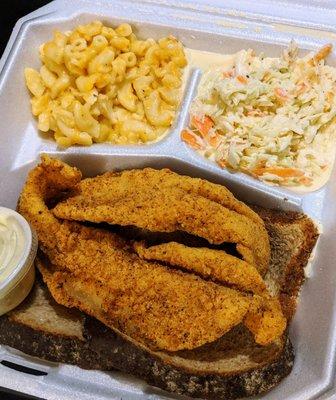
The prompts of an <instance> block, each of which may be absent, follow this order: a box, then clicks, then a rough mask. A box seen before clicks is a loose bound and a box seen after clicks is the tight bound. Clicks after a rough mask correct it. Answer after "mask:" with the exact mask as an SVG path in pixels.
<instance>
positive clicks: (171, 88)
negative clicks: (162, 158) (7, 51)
mask: <svg viewBox="0 0 336 400" xmlns="http://www.w3.org/2000/svg"><path fill="white" fill-rule="evenodd" d="M40 58H41V61H42V64H43V65H42V67H41V68H40V70H39V71H37V70H35V69H32V68H26V69H25V78H26V84H27V87H28V89H29V90H30V92H31V94H32V98H31V106H32V113H33V115H34V116H36V117H37V119H38V129H39V130H40V131H42V132H49V131H51V132H53V135H54V138H55V140H56V142H57V143H58V145H60V146H62V147H68V146H71V145H74V144H80V145H91V144H92V143H93V142H111V143H115V144H136V143H145V142H150V141H154V140H156V139H157V138H159V137H160V136H161V135H162V134H163V133H164V132H165V131H166V130H167V128H168V127H169V126H170V125H171V124H172V121H173V119H174V116H175V112H176V109H177V107H178V104H179V100H180V91H181V90H180V88H181V84H182V70H183V67H184V66H185V65H186V64H187V61H186V58H185V55H184V50H183V46H182V44H181V43H180V42H179V41H178V40H177V39H175V38H174V37H172V36H170V37H166V38H162V39H160V40H158V41H155V40H153V39H147V40H140V39H138V38H137V37H136V35H135V34H134V33H133V32H132V27H131V26H130V25H128V24H121V25H119V26H118V27H117V28H115V29H113V28H111V27H108V26H104V25H103V24H102V23H101V22H100V21H94V22H91V23H89V24H87V25H80V26H78V27H77V28H76V29H74V30H73V31H72V32H67V33H62V32H59V31H56V32H55V33H54V38H53V40H51V41H50V42H47V43H44V44H43V45H42V46H41V47H40Z"/></svg>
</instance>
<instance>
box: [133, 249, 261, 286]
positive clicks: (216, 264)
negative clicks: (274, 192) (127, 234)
mask: <svg viewBox="0 0 336 400" xmlns="http://www.w3.org/2000/svg"><path fill="white" fill-rule="evenodd" d="M134 249H135V251H136V252H137V253H138V255H139V256H140V257H141V258H143V259H145V260H152V261H163V262H166V263H169V264H170V265H173V266H177V267H181V268H182V269H185V270H187V271H192V272H196V273H197V274H199V275H201V276H202V277H204V278H210V279H213V280H214V281H217V282H222V283H224V284H229V285H233V286H234V287H237V288H238V289H241V290H242V291H251V292H253V293H259V294H262V293H264V292H265V291H266V285H265V282H264V281H263V279H262V277H261V276H260V274H259V272H258V271H257V269H256V268H255V267H254V266H253V265H251V264H248V263H247V262H246V261H244V260H239V259H238V258H237V257H234V256H232V255H230V254H227V253H225V252H224V251H222V250H213V249H208V248H207V247H205V248H194V247H188V246H185V245H183V244H180V243H175V242H169V243H162V244H159V245H156V246H149V247H146V245H145V242H144V241H142V242H135V243H134Z"/></svg>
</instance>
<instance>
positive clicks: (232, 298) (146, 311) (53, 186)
mask: <svg viewBox="0 0 336 400" xmlns="http://www.w3.org/2000/svg"><path fill="white" fill-rule="evenodd" d="M80 180H81V173H80V172H79V171H78V170H77V169H76V168H72V167H70V166H68V165H66V164H64V163H62V162H61V161H58V160H54V159H50V158H48V157H43V158H42V163H41V164H40V165H39V166H37V167H36V168H35V169H34V170H33V171H31V172H30V174H29V176H28V180H27V183H26V185H25V187H24V189H23V191H22V193H21V196H20V200H19V205H18V209H19V211H20V212H21V214H22V215H24V216H25V218H26V219H27V220H28V221H29V222H30V223H31V225H32V227H33V228H34V229H35V230H36V232H37V234H38V237H39V244H40V250H41V254H42V257H44V259H46V260H47V262H45V261H44V262H43V263H39V267H40V270H41V273H42V276H43V279H44V280H45V282H46V283H47V285H48V287H49V290H50V292H51V293H52V295H53V296H54V298H55V299H56V301H58V302H59V303H61V304H63V305H65V306H67V307H76V308H79V309H80V310H82V311H83V312H86V313H87V314H90V315H92V316H94V317H96V318H97V319H99V320H101V321H102V322H103V323H105V324H106V325H107V326H109V327H110V328H112V329H114V330H116V331H118V332H121V333H122V334H125V335H127V336H129V337H131V338H133V339H134V340H137V341H138V342H139V343H142V344H143V345H146V346H148V347H150V348H152V349H161V350H168V351H177V350H183V349H193V348H196V347H198V346H201V345H203V344H205V343H208V342H212V341H214V340H216V339H217V338H219V337H220V336H222V335H223V334H225V333H226V332H227V331H228V330H230V329H231V328H232V327H233V326H235V325H237V324H239V323H241V322H243V323H245V321H246V326H248V328H249V329H250V330H251V331H252V333H253V334H254V336H255V338H256V339H257V340H259V342H260V343H261V344H268V343H270V342H272V341H273V340H274V339H276V338H277V337H278V336H280V335H281V334H282V332H283V330H284V329H285V327H286V320H285V318H284V317H283V315H282V312H281V307H280V305H279V302H278V300H277V299H272V298H269V295H268V294H267V291H265V292H262V283H261V281H260V279H261V277H260V276H259V277H258V271H257V270H256V269H255V268H254V266H250V268H249V267H248V266H246V265H244V266H243V267H242V268H237V271H239V270H240V272H241V275H242V277H241V278H235V279H236V280H237V281H238V280H239V279H240V284H241V288H242V289H243V290H237V289H233V288H229V287H226V286H224V285H222V284H219V282H210V281H207V280H205V279H203V277H202V273H201V274H200V275H201V276H200V277H198V276H196V275H195V274H193V273H190V271H189V273H188V272H187V270H188V268H187V267H185V268H184V270H185V272H183V271H179V270H174V269H172V268H171V267H170V266H164V265H162V264H160V263H159V261H160V257H157V258H158V260H157V261H149V260H146V259H145V258H146V257H143V258H141V257H139V255H138V254H136V253H135V252H134V248H133V245H132V244H131V243H130V242H129V241H127V240H125V239H123V238H121V237H120V236H118V235H116V234H114V233H112V232H110V231H107V230H104V229H100V228H93V227H87V226H84V225H82V224H80V223H78V222H74V221H66V220H60V219H58V218H56V217H55V216H54V215H53V213H52V212H51V211H50V209H49V208H48V207H47V204H50V200H54V199H55V198H59V196H60V195H61V194H62V193H63V192H65V191H69V190H71V191H76V190H80V185H79V183H80ZM85 182H87V180H86V181H85ZM111 190H113V186H112V187H111ZM105 197H106V196H105V195H104V196H103V201H105ZM203 200H204V201H205V200H206V199H205V198H203ZM215 204H217V205H218V206H220V205H219V204H218V203H215ZM116 207H117V204H116ZM221 207H222V206H221ZM222 208H223V209H224V207H222ZM238 215H239V214H238ZM154 217H155V215H154ZM243 217H244V218H247V217H246V216H243ZM167 245H169V244H167ZM180 253H181V252H180ZM187 253H188V254H190V252H189V250H188V252H187ZM187 253H186V254H187ZM206 253H207V252H206ZM206 256H208V253H207V254H206ZM227 256H228V255H227ZM221 257H222V259H224V258H225V253H224V252H223V254H221ZM230 257H232V256H230ZM230 257H228V258H227V260H228V261H229V258H230ZM162 258H163V257H162ZM205 259H206V257H205V258H204V257H203V259H202V258H201V262H200V263H199V268H201V269H202V268H203V267H204V260H205ZM183 260H184V261H183ZM230 261H233V260H232V259H230ZM189 262H190V260H189V259H188V257H184V258H183V259H182V260H179V261H177V264H179V266H180V264H183V263H184V264H185V266H188V263H189ZM202 263H203V264H202ZM240 263H244V261H242V260H239V259H237V266H238V267H239V265H240ZM44 265H47V267H45V266H44ZM182 267H183V265H182ZM218 268H221V267H220V266H219V267H218ZM233 268H234V267H233V266H232V268H231V277H230V279H231V280H232V279H233V276H234V274H233V270H232V269H233ZM229 269H230V267H227V271H229ZM245 271H248V274H249V276H250V278H249V279H250V283H246V284H245V288H244V287H243V284H242V282H243V276H245ZM216 273H217V272H216ZM216 273H214V274H216ZM230 279H229V278H227V280H230ZM227 280H226V281H225V282H227ZM223 281H224V279H223ZM249 285H255V293H257V292H259V291H260V292H261V294H260V295H259V294H253V290H251V291H249V290H248V289H247V286H249ZM236 286H237V288H238V286H239V285H236ZM245 290H246V291H245ZM278 306H279V307H280V308H279V307H278ZM277 307H278V308H277ZM265 312H266V314H267V320H265V318H264V314H265Z"/></svg>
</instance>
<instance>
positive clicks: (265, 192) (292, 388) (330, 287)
mask: <svg viewBox="0 0 336 400" xmlns="http://www.w3.org/2000/svg"><path fill="white" fill-rule="evenodd" d="M93 19H100V20H102V21H103V22H105V23H107V24H111V25H117V24H119V23H120V22H129V23H131V24H132V25H133V26H135V27H136V32H137V34H138V35H139V36H142V37H154V38H159V37H162V36H165V35H168V34H174V35H175V36H177V37H178V38H179V39H180V40H181V41H182V42H183V43H184V45H185V46H186V47H190V48H195V49H200V50H208V51H209V50H210V51H214V52H222V53H233V52H236V51H238V50H240V49H243V48H248V47H252V48H254V49H255V50H256V51H257V52H260V51H264V52H265V53H266V54H267V55H270V56H276V55H278V54H279V53H280V51H281V49H283V48H284V47H285V46H287V44H288V43H289V41H290V40H291V39H295V40H296V42H297V43H298V45H299V47H300V49H302V51H305V50H312V49H317V48H319V47H320V46H321V45H323V44H325V43H329V42H332V43H334V44H336V24H335V22H336V6H335V1H333V0H329V1H328V0H310V1H304V0H297V1H290V0H282V1H273V0H268V1H267V0H262V1H258V2H252V1H249V0H241V1H239V2H237V1H235V0H226V1H225V2H223V1H221V0H207V1H202V0H193V1H176V0H172V1H169V0H166V1H165V0H142V1H140V0H139V2H138V1H132V0H114V1H108V0H92V1H86V0H73V1H71V0H56V1H54V2H52V3H50V4H49V5H47V6H45V7H43V8H41V9H39V10H37V11H35V12H33V13H32V14H29V15H27V16H26V17H24V18H22V19H20V20H19V21H18V23H17V24H16V26H15V28H14V30H13V33H12V36H11V38H10V40H9V43H8V46H7V48H6V50H5V52H4V54H3V57H2V59H1V61H0V110H1V111H0V112H1V114H0V115H1V118H0V171H1V174H0V205H2V206H5V207H11V208H15V206H16V202H17V198H18V195H19V192H20V190H21V188H22V185H23V184H24V181H25V178H26V175H27V172H28V171H29V170H30V169H31V168H32V167H33V166H34V165H35V164H36V163H37V162H38V160H39V155H40V153H42V152H44V153H48V154H52V155H57V156H58V157H60V158H62V159H63V160H65V161H68V162H69V163H71V164H74V165H76V166H78V167H79V168H80V169H81V170H82V171H83V172H84V174H86V175H95V174H97V173H101V172H104V171H107V170H110V169H113V168H118V169H123V168H133V167H142V166H154V167H164V166H167V167H170V168H172V169H174V170H176V171H177V172H183V173H184V174H189V175H193V176H199V177H204V178H208V179H210V180H212V181H215V182H219V183H224V184H225V185H227V186H228V187H229V188H230V189H231V190H232V191H233V192H234V193H235V194H236V195H237V196H238V197H239V198H241V199H242V200H245V201H249V202H252V203H255V204H259V205H262V206H266V207H270V208H280V209H286V210H288V209H292V210H301V211H303V212H305V213H306V214H308V215H309V216H311V217H312V218H314V219H315V220H316V221H318V222H319V223H320V224H322V226H323V234H322V235H321V237H320V240H319V243H318V248H317V251H316V256H315V258H314V261H313V264H312V269H311V273H310V278H309V279H308V280H307V282H306V283H305V285H304V288H303V290H302V293H301V297H300V303H299V306H298V310H297V313H296V316H295V318H294V321H293V323H292V324H291V339H292V341H293V344H294V347H295V352H296V360H295V365H294V368H293V371H292V373H291V374H290V376H289V377H288V378H286V379H285V380H284V381H283V382H282V383H281V384H280V385H279V386H278V387H276V388H275V389H274V390H272V391H271V392H270V393H268V394H267V395H265V396H263V399H267V400H280V399H281V400H285V399H286V400H308V399H317V398H319V399H324V400H326V399H332V398H335V396H336V395H335V393H336V389H335V368H334V365H335V346H336V327H335V322H336V302H335V300H336V269H335V260H336V247H335V246H334V237H335V231H336V201H335V199H336V184H335V178H336V170H335V167H334V169H333V172H332V175H331V178H330V180H329V183H328V184H327V185H325V186H324V187H323V188H321V189H320V190H318V191H315V192H313V193H307V194H301V195H298V194H295V193H293V192H291V191H289V190H286V189H281V188H277V187H270V186H266V185H265V184H263V183H261V182H257V181H255V180H253V179H252V178H250V177H247V176H244V175H242V174H234V175H233V174H230V173H228V172H226V171H223V170H221V169H219V168H218V167H217V166H216V165H213V164H211V163H209V162H208V161H206V160H204V159H202V158H201V157H199V156H198V155H196V154H195V153H194V152H193V151H192V150H190V149H189V148H187V147H186V146H185V145H184V144H182V143H181V142H180V140H179V132H180V130H181V128H182V127H183V126H185V124H186V123H187V118H188V107H189V104H190V102H191V100H192V97H193V95H194V93H195V90H196V89H197V83H198V80H199V76H200V71H197V70H195V71H192V72H191V74H190V77H189V80H188V85H187V89H186V91H185V94H184V100H183V103H182V105H181V109H180V112H179V117H178V119H177V121H176V123H175V124H174V126H173V127H172V129H171V131H170V133H169V135H168V136H167V137H165V138H164V139H163V140H162V141H160V142H158V143H156V144H153V145H148V146H133V147H131V146H122V147H117V146H113V145H105V144H96V145H94V146H91V147H87V148H81V147H72V148H70V149H67V150H59V149H57V147H56V145H55V143H54V142H53V141H51V140H49V139H46V138H44V137H43V136H41V135H39V134H38V133H37V127H36V122H35V120H34V118H33V117H32V115H31V112H30V103H29V94H28V92H27V90H26V89H25V84H24V79H23V69H24V67H25V66H32V67H34V66H35V67H38V66H39V60H38V47H39V45H40V44H41V43H43V42H45V41H47V40H49V39H50V37H51V33H52V31H53V29H56V28H57V29H60V30H68V29H72V28H73V27H74V26H76V25H78V24H80V23H85V22H89V21H91V20H93ZM335 58H336V57H335V53H334V54H333V55H332V56H330V57H329V59H328V61H329V63H330V64H332V65H336V60H335ZM3 360H5V361H10V362H13V363H16V364H20V365H23V366H27V367H31V368H34V369H35V370H39V371H42V372H46V373H47V374H46V375H44V376H32V375H29V374H26V373H21V372H17V371H14V370H12V369H9V368H7V367H5V366H3V365H2V364H0V386H4V387H6V388H9V389H13V390H17V391H21V392H24V393H27V394H30V395H35V396H39V397H42V398H46V399H76V400H77V399H78V398H80V399H81V400H85V399H95V400H101V399H121V398H122V399H170V398H175V399H176V398H178V397H176V396H173V395H170V394H167V393H164V392H162V391H160V390H157V389H154V388H151V387H149V386H148V385H146V384H145V383H143V382H140V381H138V380H135V379H134V378H132V377H130V376H127V375H124V374H121V373H117V372H111V373H110V372H109V373H107V372H101V371H85V370H81V369H80V368H78V367H74V366H69V365H62V364H54V363H48V362H45V361H41V360H38V359H35V358H32V357H28V356H26V355H24V354H22V353H20V352H18V351H16V350H14V349H10V348H8V347H5V346H0V362H1V361H3Z"/></svg>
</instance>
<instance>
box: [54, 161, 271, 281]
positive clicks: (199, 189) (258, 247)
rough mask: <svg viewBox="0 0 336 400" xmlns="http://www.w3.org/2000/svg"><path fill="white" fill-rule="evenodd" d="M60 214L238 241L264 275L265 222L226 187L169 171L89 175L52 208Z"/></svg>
mask: <svg viewBox="0 0 336 400" xmlns="http://www.w3.org/2000/svg"><path fill="white" fill-rule="evenodd" d="M53 212H54V215H55V216H57V217H58V218H63V219H69V220H77V221H90V222H96V223H99V222H108V223H110V224H117V225H122V226H128V225H134V226H137V227H139V228H143V229H147V230H150V231H153V232H174V231H184V232H187V233H189V234H193V235H195V236H199V237H202V238H204V239H206V240H207V241H208V242H209V243H212V244H222V243H225V242H228V243H236V244H237V251H238V252H240V254H241V255H242V257H243V258H244V260H245V261H246V262H248V263H251V264H253V265H255V267H256V268H257V269H258V271H259V272H260V273H261V274H262V275H264V273H265V272H266V270H267V268H268V263H269V257H270V247H269V241H268V235H267V232H266V229H265V227H264V224H263V222H262V220H261V219H260V218H259V217H258V216H257V214H255V213H254V212H253V211H252V210H250V209H249V208H248V207H247V206H246V205H244V204H243V203H241V202H239V201H238V200H236V199H235V198H234V197H233V195H232V194H231V193H230V192H228V190H227V189H225V188H223V187H222V186H220V185H215V184H213V183H210V182H206V183H202V181H201V180H200V179H195V178H190V177H185V176H180V175H177V174H175V173H173V172H171V171H169V170H153V169H150V168H145V169H143V170H132V171H124V172H121V173H106V174H104V175H101V176H98V177H96V178H89V179H84V180H82V181H81V183H80V192H79V193H78V194H77V195H75V196H73V197H71V198H69V199H67V200H65V201H63V202H60V203H59V204H58V205H57V206H56V207H55V208H54V210H53Z"/></svg>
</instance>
